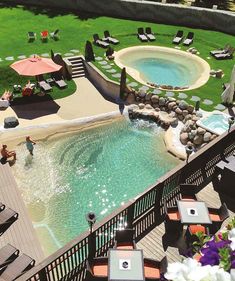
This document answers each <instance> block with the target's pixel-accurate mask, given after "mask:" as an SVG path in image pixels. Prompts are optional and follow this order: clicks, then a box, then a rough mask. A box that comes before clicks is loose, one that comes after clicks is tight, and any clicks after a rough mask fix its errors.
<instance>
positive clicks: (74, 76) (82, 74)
mask: <svg viewBox="0 0 235 281" xmlns="http://www.w3.org/2000/svg"><path fill="white" fill-rule="evenodd" d="M84 76H86V75H85V73H81V74H73V75H72V78H78V77H84Z"/></svg>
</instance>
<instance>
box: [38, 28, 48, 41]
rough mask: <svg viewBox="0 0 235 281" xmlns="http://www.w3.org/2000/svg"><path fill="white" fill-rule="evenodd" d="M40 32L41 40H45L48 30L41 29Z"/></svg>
mask: <svg viewBox="0 0 235 281" xmlns="http://www.w3.org/2000/svg"><path fill="white" fill-rule="evenodd" d="M40 34H41V39H42V41H47V39H48V35H49V32H48V31H47V30H43V31H42V32H41V33H40Z"/></svg>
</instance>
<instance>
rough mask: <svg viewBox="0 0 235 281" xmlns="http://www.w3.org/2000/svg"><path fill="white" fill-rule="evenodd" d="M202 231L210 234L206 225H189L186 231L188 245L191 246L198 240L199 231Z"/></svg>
mask: <svg viewBox="0 0 235 281" xmlns="http://www.w3.org/2000/svg"><path fill="white" fill-rule="evenodd" d="M198 232H201V233H203V234H205V235H209V233H208V230H207V228H206V227H205V226H203V225H200V224H196V225H189V226H188V227H187V230H186V232H185V240H186V243H187V246H188V247H191V246H192V244H193V243H194V242H196V241H198V237H197V233H198Z"/></svg>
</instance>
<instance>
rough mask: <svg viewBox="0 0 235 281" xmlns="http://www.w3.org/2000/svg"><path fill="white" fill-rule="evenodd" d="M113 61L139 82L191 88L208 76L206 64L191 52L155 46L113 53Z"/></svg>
mask: <svg viewBox="0 0 235 281" xmlns="http://www.w3.org/2000/svg"><path fill="white" fill-rule="evenodd" d="M115 63H116V64H117V65H118V66H119V67H120V68H123V67H126V71H127V73H128V74H129V75H130V76H132V77H133V78H134V79H136V80H137V81H139V82H140V83H143V84H147V82H148V83H154V84H157V85H160V86H161V85H170V86H173V87H181V88H184V87H185V88H187V89H194V88H198V87H200V86H202V85H203V84H205V83H206V82H207V81H208V79H209V77H210V66H209V64H208V63H207V62H206V61H205V60H203V59H201V58H200V57H198V56H197V55H193V54H191V53H188V52H185V51H180V50H177V49H172V48H166V47H157V46H136V47H130V48H126V49H122V50H120V51H118V52H116V53H115Z"/></svg>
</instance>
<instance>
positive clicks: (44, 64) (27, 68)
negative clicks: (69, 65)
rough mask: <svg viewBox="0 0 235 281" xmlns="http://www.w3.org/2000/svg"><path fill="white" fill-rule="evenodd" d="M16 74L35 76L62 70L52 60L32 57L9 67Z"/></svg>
mask: <svg viewBox="0 0 235 281" xmlns="http://www.w3.org/2000/svg"><path fill="white" fill-rule="evenodd" d="M10 67H11V68H13V69H14V70H15V71H16V72H17V73H19V74H20V75H24V76H37V75H41V74H45V73H51V72H56V71H58V70H60V69H61V68H62V66H61V65H59V64H56V63H54V62H53V60H52V59H48V58H41V57H36V56H35V57H33V58H27V59H23V60H20V61H16V62H14V63H13V64H11V65H10Z"/></svg>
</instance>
